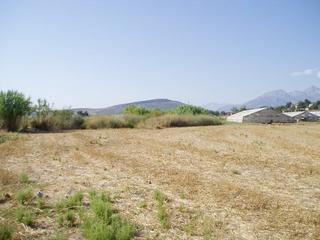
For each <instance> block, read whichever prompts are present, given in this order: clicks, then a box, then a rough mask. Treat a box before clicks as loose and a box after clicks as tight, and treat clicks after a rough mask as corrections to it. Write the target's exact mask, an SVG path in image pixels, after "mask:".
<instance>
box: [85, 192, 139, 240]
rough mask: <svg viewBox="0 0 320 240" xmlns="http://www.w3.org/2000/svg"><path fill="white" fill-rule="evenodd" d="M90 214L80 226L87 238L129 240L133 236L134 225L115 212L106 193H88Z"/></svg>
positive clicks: (93, 239) (94, 239)
mask: <svg viewBox="0 0 320 240" xmlns="http://www.w3.org/2000/svg"><path fill="white" fill-rule="evenodd" d="M90 199H91V201H90V210H91V212H90V214H88V215H86V216H85V217H84V220H83V224H82V226H81V229H82V233H83V235H84V237H85V238H86V239H89V240H100V239H103V240H129V239H131V238H132V237H133V236H134V233H135V227H134V226H133V225H132V224H131V223H130V222H128V221H127V220H125V219H123V218H122V217H121V216H120V215H118V214H116V213H115V212H114V211H113V209H112V205H111V200H110V197H109V196H108V195H105V194H100V195H99V194H97V193H96V192H91V193H90Z"/></svg>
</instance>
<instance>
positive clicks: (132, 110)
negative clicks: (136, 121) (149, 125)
mask: <svg viewBox="0 0 320 240" xmlns="http://www.w3.org/2000/svg"><path fill="white" fill-rule="evenodd" d="M123 114H127V115H128V114H133V115H142V116H143V115H149V114H151V110H150V109H148V108H145V107H138V106H135V105H129V106H128V107H126V108H125V109H124V111H123Z"/></svg>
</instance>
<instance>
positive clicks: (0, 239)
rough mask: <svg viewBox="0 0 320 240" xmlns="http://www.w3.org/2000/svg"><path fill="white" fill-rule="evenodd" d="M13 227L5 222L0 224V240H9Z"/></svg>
mask: <svg viewBox="0 0 320 240" xmlns="http://www.w3.org/2000/svg"><path fill="white" fill-rule="evenodd" d="M12 234H13V228H12V227H10V226H9V225H7V224H0V240H10V239H11V238H12Z"/></svg>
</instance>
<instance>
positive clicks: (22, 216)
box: [17, 208, 33, 227]
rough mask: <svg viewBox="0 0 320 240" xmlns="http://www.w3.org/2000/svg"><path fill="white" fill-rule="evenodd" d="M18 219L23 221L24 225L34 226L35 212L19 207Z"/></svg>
mask: <svg viewBox="0 0 320 240" xmlns="http://www.w3.org/2000/svg"><path fill="white" fill-rule="evenodd" d="M17 221H18V222H20V223H23V224H24V225H27V226H29V227H32V226H33V214H32V213H31V212H30V211H28V210H26V209H23V208H19V209H18V210H17Z"/></svg>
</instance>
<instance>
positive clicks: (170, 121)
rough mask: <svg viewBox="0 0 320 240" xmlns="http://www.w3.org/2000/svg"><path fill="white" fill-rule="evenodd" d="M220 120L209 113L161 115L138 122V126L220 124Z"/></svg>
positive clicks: (162, 126) (166, 126)
mask: <svg viewBox="0 0 320 240" xmlns="http://www.w3.org/2000/svg"><path fill="white" fill-rule="evenodd" d="M221 124H222V120H221V119H220V118H218V117H216V116H209V115H169V114H168V115H163V116H160V117H152V118H149V119H146V120H145V121H144V122H141V123H140V124H138V127H140V128H170V127H191V126H210V125H221Z"/></svg>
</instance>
